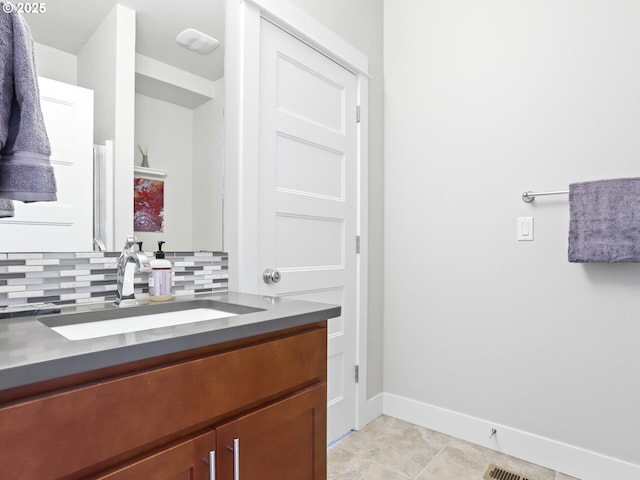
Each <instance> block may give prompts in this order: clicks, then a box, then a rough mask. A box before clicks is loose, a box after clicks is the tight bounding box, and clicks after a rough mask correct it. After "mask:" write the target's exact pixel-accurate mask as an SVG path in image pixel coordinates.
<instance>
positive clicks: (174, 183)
mask: <svg viewBox="0 0 640 480" xmlns="http://www.w3.org/2000/svg"><path fill="white" fill-rule="evenodd" d="M14 3H15V2H14ZM16 5H17V3H16ZM43 6H44V11H37V12H36V11H34V12H32V13H28V12H25V13H24V14H23V16H24V18H25V20H26V21H27V23H28V24H29V27H30V29H31V32H32V35H33V39H34V42H35V44H36V45H35V47H36V64H37V69H38V74H39V76H41V77H44V78H47V79H52V80H53V81H55V82H60V83H62V84H67V85H75V86H77V87H80V88H86V89H88V90H91V91H92V93H93V140H92V144H94V145H96V146H95V147H94V146H93V145H92V148H93V149H94V150H95V151H92V152H91V156H93V157H95V156H98V157H99V156H100V155H107V160H106V162H107V172H106V173H105V172H104V171H102V172H101V171H100V168H101V167H100V166H99V165H98V164H96V165H95V168H92V169H91V172H92V173H90V174H83V176H82V178H80V176H79V175H76V176H74V177H73V181H72V182H71V183H69V182H68V181H67V182H66V183H64V184H63V185H62V184H61V181H59V182H58V183H59V195H58V197H59V200H60V198H61V197H64V195H61V193H63V192H60V190H61V189H62V188H66V189H70V190H74V191H75V190H79V186H80V185H92V186H94V189H95V192H96V193H92V199H91V201H92V203H94V212H92V213H91V219H90V221H91V222H93V221H94V220H95V222H97V224H99V225H102V226H104V227H105V228H106V233H105V235H104V238H101V239H100V238H99V240H100V241H99V242H95V241H94V230H93V226H92V227H91V234H90V235H89V237H88V238H85V237H87V235H86V233H83V234H82V239H81V241H80V243H79V245H82V248H77V247H75V246H73V245H74V244H73V243H72V242H71V241H70V240H69V237H70V236H74V235H69V234H66V241H65V239H62V246H61V245H60V244H58V245H52V244H51V239H52V238H53V237H54V235H49V234H48V233H46V231H45V233H42V230H37V229H34V228H32V226H30V225H29V226H25V225H21V226H19V228H22V229H23V230H17V232H18V233H15V234H11V235H10V236H12V237H14V239H20V240H19V241H18V242H16V243H17V245H9V244H6V245H3V244H2V243H0V251H9V252H11V251H14V252H15V251H42V252H46V251H85V250H92V249H93V250H96V249H105V250H112V251H119V250H120V248H121V247H122V243H123V242H124V236H125V235H126V234H127V233H135V235H136V236H137V237H138V240H141V241H143V242H144V245H143V249H144V250H145V251H153V250H155V249H156V246H157V241H158V240H164V241H165V242H166V245H165V248H166V250H168V251H197V250H223V248H224V246H223V228H222V226H223V220H222V211H223V172H224V150H223V137H224V117H223V106H224V70H223V58H224V24H225V0H190V1H189V2H184V3H180V2H175V1H173V0H100V1H97V2H96V1H91V2H88V1H86V0H47V1H46V2H45V3H43ZM132 12H133V13H132ZM186 29H194V30H197V31H199V32H202V33H204V34H205V35H207V36H210V37H212V38H214V39H216V40H217V41H218V42H219V46H218V47H217V48H216V49H215V50H214V51H213V52H211V53H208V54H201V53H197V52H194V51H191V50H189V49H187V48H184V47H183V46H180V45H179V44H178V43H177V42H176V37H177V35H178V34H179V33H180V32H182V31H184V30H186ZM122 52H124V56H126V57H127V58H128V59H129V60H130V59H131V58H133V57H132V55H134V56H135V75H130V76H129V77H127V78H126V79H125V80H124V81H123V79H122V78H121V77H118V75H119V74H120V70H121V69H120V67H119V66H118V64H117V62H118V61H119V59H118V58H116V57H118V56H119V55H120V56H122V55H121V53H122ZM114 62H116V63H114ZM129 63H131V62H129ZM56 85H57V84H56ZM41 90H42V87H41ZM123 92H124V95H123V96H121V97H118V98H115V99H114V98H113V95H116V96H118V95H121V94H123ZM123 98H124V99H125V100H124V102H123V100H122V99H123ZM132 99H133V102H134V104H135V105H133V106H132V105H131V100H132ZM118 102H120V104H118ZM58 103H60V102H58ZM114 105H116V106H115V107H114ZM118 108H120V110H127V112H130V113H127V114H126V115H125V117H124V119H122V118H118V117H117V116H118V115H120V114H121V112H120V111H119V110H118ZM114 109H115V110H114ZM43 110H44V106H43ZM131 112H132V113H131ZM46 116H47V112H45V117H46ZM46 120H47V119H46V118H45V121H46ZM56 123H57V127H54V128H56V129H60V130H62V129H64V128H66V127H65V126H66V125H67V124H69V125H70V124H71V123H67V122H66V121H65V120H64V117H63V119H62V120H59V121H57V122H56ZM124 125H126V129H125V128H124V127H123V126H124ZM109 126H111V128H112V129H113V128H115V129H116V130H115V131H116V133H115V134H114V133H113V132H112V131H109ZM47 128H49V127H47ZM118 129H119V130H118ZM67 130H69V129H67ZM73 134H75V132H73ZM50 136H51V134H50ZM114 136H115V137H116V138H113V137H114ZM70 138H73V135H71V137H70ZM52 146H53V142H52ZM143 154H145V155H143ZM110 156H111V157H110ZM86 161H88V162H96V161H98V160H95V159H94V158H89V159H87V160H86ZM102 161H103V162H104V161H105V160H104V159H103V160H102ZM143 161H144V166H143V165H142V164H143ZM109 162H112V163H109ZM63 163H64V160H63ZM54 166H55V167H56V176H58V173H57V170H58V166H57V165H55V164H54ZM109 169H110V170H109ZM123 172H124V173H123ZM134 182H135V183H136V185H137V186H136V192H137V193H136V194H135V195H136V200H135V207H134V206H133V205H134ZM105 192H106V193H105ZM158 192H160V193H158ZM93 197H95V200H94V198H93ZM84 203H87V202H84ZM31 205H36V204H28V205H26V206H20V205H19V204H16V208H17V207H18V206H20V207H21V208H34V209H35V208H38V207H31ZM40 207H41V208H44V207H46V206H45V205H44V204H41V205H40ZM133 210H135V211H136V219H135V225H136V227H135V228H134V225H133V223H134V220H133ZM21 220H22V219H20V218H18V215H16V217H15V218H14V219H3V220H2V221H1V223H4V224H5V225H0V229H4V230H5V232H6V231H8V230H6V229H8V228H9V227H10V224H11V223H12V222H13V224H15V225H17V224H20V223H21ZM154 222H155V223H154ZM158 222H160V224H158ZM23 223H24V222H23ZM16 228H18V226H16ZM24 229H26V230H24ZM159 230H161V231H159ZM85 231H86V229H85ZM31 232H34V233H31ZM3 237H4V238H7V235H3ZM26 238H28V239H29V241H28V242H25V241H24V239H26ZM65 242H66V243H68V245H66V243H65ZM100 243H102V247H99V245H98V244H100ZM96 247H98V248H96Z"/></svg>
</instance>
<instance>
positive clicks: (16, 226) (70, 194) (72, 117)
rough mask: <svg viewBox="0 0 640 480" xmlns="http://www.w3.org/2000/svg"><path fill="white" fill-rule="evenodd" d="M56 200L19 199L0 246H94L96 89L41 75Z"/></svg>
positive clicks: (1, 223)
mask: <svg viewBox="0 0 640 480" xmlns="http://www.w3.org/2000/svg"><path fill="white" fill-rule="evenodd" d="M38 82H39V87H40V103H41V108H42V116H43V118H44V123H45V127H46V129H47V136H48V137H49V143H50V144H51V165H52V166H53V169H54V174H55V177H56V184H57V189H58V192H57V198H58V199H57V201H55V202H35V203H22V202H14V203H15V215H14V216H13V217H11V218H5V219H2V220H0V230H1V231H2V236H1V238H0V252H16V251H17V252H24V251H35V252H38V251H42V250H45V251H53V252H83V251H87V250H93V92H92V91H91V90H87V89H85V88H80V87H77V86H75V85H69V84H66V83H62V82H57V81H54V80H49V79H46V78H39V80H38Z"/></svg>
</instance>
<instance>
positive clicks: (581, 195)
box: [569, 178, 640, 263]
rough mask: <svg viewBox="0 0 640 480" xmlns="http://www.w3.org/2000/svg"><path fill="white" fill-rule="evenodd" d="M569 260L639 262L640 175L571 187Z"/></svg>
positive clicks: (575, 184)
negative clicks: (638, 176)
mask: <svg viewBox="0 0 640 480" xmlns="http://www.w3.org/2000/svg"><path fill="white" fill-rule="evenodd" d="M569 261H570V262H597V263H614V262H640V178H619V179H613V180H598V181H593V182H583V183H573V184H571V185H570V186H569Z"/></svg>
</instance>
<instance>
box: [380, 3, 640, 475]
mask: <svg viewBox="0 0 640 480" xmlns="http://www.w3.org/2000/svg"><path fill="white" fill-rule="evenodd" d="M384 14H385V42H384V43H385V45H384V47H385V85H386V88H385V91H386V94H385V99H386V102H385V158H386V165H385V182H386V190H385V222H386V224H385V275H386V280H385V296H384V302H385V341H384V348H385V362H384V367H385V369H384V389H385V392H388V393H389V394H391V395H395V396H399V397H404V398H407V399H411V400H415V401H417V402H418V403H420V404H422V405H425V406H437V407H444V408H446V409H449V410H452V411H454V412H458V413H462V414H466V415H470V416H473V417H477V418H480V419H486V420H488V421H491V422H495V423H498V424H501V425H505V426H508V427H512V428H514V429H519V430H522V431H523V432H527V433H530V434H535V435H539V436H541V437H545V438H548V439H552V440H556V441H559V442H564V443H566V444H569V445H571V446H576V447H580V448H583V449H586V450H590V451H593V452H597V453H599V454H602V455H607V456H611V457H614V458H616V459H620V460H624V461H627V462H631V463H633V464H638V465H640V449H639V448H638V432H639V431H640V413H639V405H640V403H639V400H638V399H639V398H640V382H638V381H637V371H638V366H640V347H639V346H638V341H639V339H640V317H639V316H638V314H637V312H638V301H639V295H640V293H639V292H640V266H639V265H633V264H627V265H595V264H594V265H579V264H569V263H568V262H567V232H568V215H569V207H568V201H567V198H566V197H560V198H558V197H551V198H550V197H546V198H538V199H537V200H536V201H535V203H534V204H531V205H528V204H525V203H523V202H522V201H521V200H520V194H521V193H522V192H523V191H525V190H547V189H549V190H555V189H567V188H568V185H569V183H570V182H574V181H582V180H590V179H598V178H610V177H619V176H637V175H638V174H640V162H639V158H640V135H638V132H639V131H640V93H639V92H640V61H638V59H639V58H640V29H638V27H637V26H638V24H640V3H638V2H636V1H631V0H621V1H619V2H604V1H597V0H590V1H584V0H564V1H561V2H558V1H557V0H541V1H537V2H514V1H512V0H487V1H484V2H476V1H473V0H432V1H429V2H418V1H411V0H393V1H389V2H385V11H384ZM518 216H534V217H535V241H534V242H517V241H516V238H515V237H516V217H518ZM484 434H486V435H488V431H486V432H484V431H483V432H482V435H483V436H484ZM501 447H506V448H508V447H509V446H508V445H505V444H504V442H503V444H502V445H501ZM530 453H532V454H533V453H535V452H530ZM576 468H577V470H574V472H576V471H578V470H579V466H576ZM635 471H636V472H638V470H635ZM568 473H569V472H568ZM584 478H588V473H585V477H584ZM590 478H597V477H594V476H593V472H592V473H591V477H590ZM602 478H604V477H602ZM610 478H614V477H610ZM617 478H621V477H617ZM625 478H630V477H625ZM633 478H638V477H635V476H634V477H633Z"/></svg>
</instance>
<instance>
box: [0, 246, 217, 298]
mask: <svg viewBox="0 0 640 480" xmlns="http://www.w3.org/2000/svg"><path fill="white" fill-rule="evenodd" d="M147 255H148V256H149V258H150V259H151V258H152V254H151V252H149V253H148V254H147ZM119 256H120V253H119V252H85V253H73V252H71V253H0V307H2V306H7V305H22V304H27V303H40V302H48V303H55V304H58V305H66V304H71V303H89V302H104V301H112V300H114V299H115V296H116V266H117V262H118V257H119ZM166 259H167V260H169V261H171V263H172V265H173V274H172V276H173V282H172V283H173V289H172V294H173V295H175V296H180V295H190V294H194V293H201V292H225V291H227V289H228V280H229V274H228V263H229V262H228V256H227V254H226V253H223V252H175V253H171V252H167V254H166ZM147 276H148V274H146V273H144V274H141V273H136V281H135V293H136V297H138V298H148V296H149V295H148V291H149V289H148V285H147Z"/></svg>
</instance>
